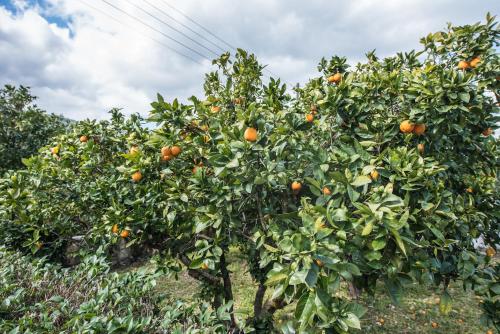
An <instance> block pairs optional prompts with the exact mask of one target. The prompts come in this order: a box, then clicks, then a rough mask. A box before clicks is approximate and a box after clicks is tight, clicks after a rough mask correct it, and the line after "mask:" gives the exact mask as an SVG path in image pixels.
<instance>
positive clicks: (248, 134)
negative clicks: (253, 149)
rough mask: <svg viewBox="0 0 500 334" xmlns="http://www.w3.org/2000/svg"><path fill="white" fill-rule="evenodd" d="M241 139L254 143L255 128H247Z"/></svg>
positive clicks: (255, 137) (255, 138)
mask: <svg viewBox="0 0 500 334" xmlns="http://www.w3.org/2000/svg"><path fill="white" fill-rule="evenodd" d="M243 137H244V138H245V140H246V141H251V142H254V141H256V140H257V130H255V128H247V129H246V130H245V133H244V134H243Z"/></svg>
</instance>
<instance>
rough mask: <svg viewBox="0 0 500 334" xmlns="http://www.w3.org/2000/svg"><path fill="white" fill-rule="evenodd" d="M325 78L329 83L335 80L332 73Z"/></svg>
mask: <svg viewBox="0 0 500 334" xmlns="http://www.w3.org/2000/svg"><path fill="white" fill-rule="evenodd" d="M326 80H327V81H328V82H329V83H334V82H335V78H334V77H333V75H331V76H329V77H328V78H327V79H326Z"/></svg>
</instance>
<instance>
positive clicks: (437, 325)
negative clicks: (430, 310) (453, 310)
mask: <svg viewBox="0 0 500 334" xmlns="http://www.w3.org/2000/svg"><path fill="white" fill-rule="evenodd" d="M431 326H432V328H438V327H439V324H438V323H437V322H434V321H433V322H432V323H431Z"/></svg>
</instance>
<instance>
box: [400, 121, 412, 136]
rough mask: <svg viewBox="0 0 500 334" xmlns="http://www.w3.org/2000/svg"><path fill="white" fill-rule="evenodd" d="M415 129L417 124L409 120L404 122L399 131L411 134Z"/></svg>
mask: <svg viewBox="0 0 500 334" xmlns="http://www.w3.org/2000/svg"><path fill="white" fill-rule="evenodd" d="M414 128H415V124H413V123H412V122H410V121H409V120H405V121H402V122H401V124H399V130H401V132H402V133H410V132H412V131H413V129H414Z"/></svg>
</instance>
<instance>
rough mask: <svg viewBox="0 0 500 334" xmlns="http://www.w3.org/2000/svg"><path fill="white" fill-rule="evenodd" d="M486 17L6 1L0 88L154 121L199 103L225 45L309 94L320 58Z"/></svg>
mask: <svg viewBox="0 0 500 334" xmlns="http://www.w3.org/2000/svg"><path fill="white" fill-rule="evenodd" d="M488 11H489V12H491V13H492V14H499V13H500V1H498V0H428V1H427V0H377V1H375V0H351V1H345V0H342V1H340V0H309V1H303V0H302V1H299V0H246V1H241V0H240V1H235V0H203V1H202V0H182V1H181V0H38V1H36V0H0V85H4V84H7V83H10V84H16V85H19V84H22V85H27V86H31V87H32V89H33V92H34V94H36V95H37V96H38V97H39V100H38V105H39V106H41V107H43V108H44V109H46V110H48V111H50V112H54V113H59V114H64V115H65V116H67V117H70V118H73V119H83V118H89V117H90V118H99V119H100V118H105V117H107V112H106V111H107V110H109V109H110V108H112V107H121V108H123V109H124V111H125V112H126V113H135V112H139V113H142V114H147V112H148V111H149V103H150V102H151V101H152V100H153V99H154V98H155V95H156V93H157V92H159V93H161V94H162V95H163V96H164V97H165V98H167V99H173V98H174V97H179V98H180V99H181V100H185V99H186V98H187V97H189V96H191V95H197V96H202V91H203V90H202V84H203V79H204V73H205V72H207V71H209V70H210V69H211V65H210V61H209V60H208V59H211V58H213V57H214V56H215V55H214V53H220V52H221V50H223V49H224V50H229V49H230V46H229V45H231V46H235V47H241V48H244V49H246V50H248V51H250V52H253V53H255V54H256V55H257V56H258V58H259V60H260V61H261V62H262V63H264V64H268V69H269V71H270V72H265V73H266V74H269V75H271V76H274V77H276V76H278V77H281V78H282V80H284V81H285V82H288V83H293V84H295V83H297V82H300V83H304V82H306V81H307V78H309V77H311V76H315V75H316V65H317V63H318V61H319V59H321V57H323V56H327V57H328V56H331V55H334V54H337V55H342V56H346V57H348V59H349V61H350V63H355V62H357V61H361V60H363V58H364V54H365V53H366V52H367V51H369V50H372V49H376V50H377V54H378V55H379V56H388V55H393V54H394V53H396V52H398V51H408V50H411V49H414V48H418V47H419V42H418V41H419V38H420V37H422V36H424V35H426V34H427V33H429V32H431V31H437V30H440V29H443V28H444V27H445V26H446V23H447V22H452V23H454V24H466V23H475V22H477V21H480V20H483V19H484V17H485V15H486V13H487V12H488ZM181 12H182V13H183V14H184V16H183V15H182V14H181ZM172 18H173V19H175V20H176V21H177V22H176V21H174V20H173V19H172ZM193 21H194V22H196V23H198V24H199V25H200V26H202V27H204V28H205V29H207V30H208V31H210V32H211V33H213V34H215V35H216V36H218V37H219V38H220V39H216V38H215V37H214V36H212V35H210V34H209V33H208V32H207V30H204V29H202V28H200V27H199V26H197V25H196V24H195V23H194V22H193ZM174 29H175V30H177V31H175V30H174ZM179 32H181V33H182V34H181V33H179ZM169 38H171V39H169ZM173 40H177V41H178V42H179V43H182V45H181V44H178V43H176V42H174V41H173ZM224 42H225V43H227V44H225V43H224ZM188 48H189V49H188ZM172 49H175V50H176V51H177V52H179V53H182V54H184V55H185V56H188V57H189V58H192V59H189V58H186V57H184V56H181V55H179V54H178V53H176V52H174V51H172ZM212 52H214V53H212ZM193 60H194V61H193ZM270 73H272V74H270Z"/></svg>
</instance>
